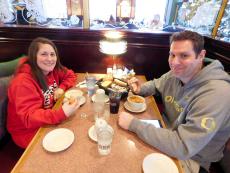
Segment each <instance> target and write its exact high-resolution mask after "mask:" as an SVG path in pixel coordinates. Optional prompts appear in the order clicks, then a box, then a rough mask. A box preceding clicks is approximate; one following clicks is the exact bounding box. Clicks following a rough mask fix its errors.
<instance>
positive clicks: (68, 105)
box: [62, 99, 80, 117]
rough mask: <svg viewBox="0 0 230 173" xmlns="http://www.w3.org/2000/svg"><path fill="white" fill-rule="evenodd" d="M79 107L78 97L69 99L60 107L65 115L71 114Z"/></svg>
mask: <svg viewBox="0 0 230 173" xmlns="http://www.w3.org/2000/svg"><path fill="white" fill-rule="evenodd" d="M79 107H80V102H79V101H78V99H74V100H73V99H71V100H68V101H67V102H65V103H64V104H63V105H62V109H63V111H64V113H65V115H66V116H67V117H69V116H70V115H72V114H73V113H74V112H75V111H76V110H77V109H78V108H79Z"/></svg>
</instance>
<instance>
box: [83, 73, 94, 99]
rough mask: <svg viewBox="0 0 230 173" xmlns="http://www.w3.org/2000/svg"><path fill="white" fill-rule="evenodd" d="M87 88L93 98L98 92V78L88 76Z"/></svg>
mask: <svg viewBox="0 0 230 173" xmlns="http://www.w3.org/2000/svg"><path fill="white" fill-rule="evenodd" d="M85 79H86V86H87V91H88V96H92V95H93V94H94V93H95V90H96V86H95V85H96V77H95V76H86V77H85Z"/></svg>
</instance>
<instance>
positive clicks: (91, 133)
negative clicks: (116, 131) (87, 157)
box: [88, 125, 113, 142]
mask: <svg viewBox="0 0 230 173" xmlns="http://www.w3.org/2000/svg"><path fill="white" fill-rule="evenodd" d="M108 129H109V130H110V131H111V132H112V133H113V128H112V127H111V126H110V125H108ZM88 135H89V138H90V139H92V140H93V141H95V142H97V134H96V131H95V125H93V126H91V127H90V128H89V130H88Z"/></svg>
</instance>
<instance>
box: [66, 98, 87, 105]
mask: <svg viewBox="0 0 230 173" xmlns="http://www.w3.org/2000/svg"><path fill="white" fill-rule="evenodd" d="M79 99H80V106H81V105H83V104H84V103H85V102H86V98H85V97H84V96H79ZM67 101H68V98H66V97H65V98H64V99H63V103H65V102H67Z"/></svg>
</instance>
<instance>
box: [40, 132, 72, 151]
mask: <svg viewBox="0 0 230 173" xmlns="http://www.w3.org/2000/svg"><path fill="white" fill-rule="evenodd" d="M73 141H74V134H73V132H72V131H71V130H69V129H66V128H58V129H55V130H52V131H50V132H49V133H47V134H46V136H45V137H44V138H43V141H42V146H43V147H44V148H45V149H46V150H47V151H50V152H59V151H63V150H65V149H67V148H68V147H69V146H70V145H71V144H72V143H73Z"/></svg>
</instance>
